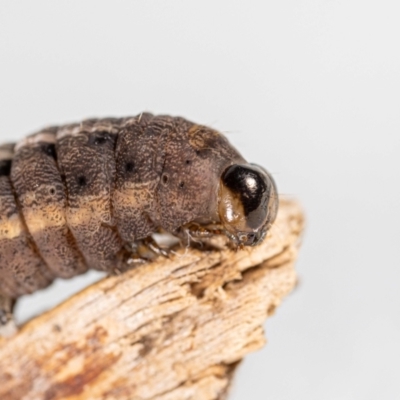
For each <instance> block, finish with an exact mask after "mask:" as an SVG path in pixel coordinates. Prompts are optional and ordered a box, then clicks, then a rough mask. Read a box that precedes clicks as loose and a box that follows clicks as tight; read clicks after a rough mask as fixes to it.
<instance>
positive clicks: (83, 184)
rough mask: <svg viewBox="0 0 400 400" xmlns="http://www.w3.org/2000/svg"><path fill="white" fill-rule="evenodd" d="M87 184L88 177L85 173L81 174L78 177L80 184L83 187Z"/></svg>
mask: <svg viewBox="0 0 400 400" xmlns="http://www.w3.org/2000/svg"><path fill="white" fill-rule="evenodd" d="M86 184H87V182H86V178H85V177H84V176H83V175H81V176H79V177H78V185H79V186H80V187H83V186H86Z"/></svg>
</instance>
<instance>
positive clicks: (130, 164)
mask: <svg viewBox="0 0 400 400" xmlns="http://www.w3.org/2000/svg"><path fill="white" fill-rule="evenodd" d="M134 169H135V164H134V163H133V162H127V163H126V164H125V171H126V172H133V171H134Z"/></svg>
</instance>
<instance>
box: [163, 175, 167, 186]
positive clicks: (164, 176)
mask: <svg viewBox="0 0 400 400" xmlns="http://www.w3.org/2000/svg"><path fill="white" fill-rule="evenodd" d="M167 182H168V175H165V174H164V175H163V177H162V183H163V184H164V185H166V184H167Z"/></svg>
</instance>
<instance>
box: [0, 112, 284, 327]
mask: <svg viewBox="0 0 400 400" xmlns="http://www.w3.org/2000/svg"><path fill="white" fill-rule="evenodd" d="M277 208H278V199H277V193H276V187H275V184H274V181H273V179H272V177H271V175H270V174H269V173H268V172H267V171H265V170H264V169H263V168H261V167H259V166H256V165H253V164H249V163H247V162H246V161H245V159H244V158H243V157H242V156H241V155H240V154H239V152H238V151H237V150H235V149H234V148H233V147H232V146H231V145H230V144H229V142H228V140H227V139H226V138H225V137H224V136H223V135H222V134H220V133H219V132H217V131H215V130H213V129H210V128H207V127H205V126H202V125H197V124H194V123H192V122H189V121H187V120H185V119H183V118H180V117H170V116H153V115H152V114H149V113H143V114H140V115H139V116H137V117H131V118H120V119H116V118H105V119H90V120H85V121H83V122H81V123H77V124H71V125H65V126H60V127H51V128H48V129H43V130H42V131H40V132H37V133H35V134H33V135H30V136H28V137H26V138H25V139H23V140H22V141H20V142H19V143H17V144H15V145H13V144H8V145H3V146H0V324H1V321H3V323H4V321H7V315H9V314H8V312H9V311H10V309H11V306H10V304H11V303H12V302H13V299H16V298H17V297H18V296H21V295H23V294H26V293H31V292H34V291H36V290H38V289H40V288H43V287H45V286H47V285H48V284H49V283H50V282H51V281H52V280H53V279H54V278H56V277H62V278H70V277H72V276H75V275H77V274H81V273H83V272H85V271H86V270H87V269H89V268H94V269H97V270H103V271H111V270H115V269H118V268H119V266H121V263H124V262H126V252H127V245H129V244H132V243H137V242H138V241H139V240H145V239H146V238H149V237H151V235H152V234H153V233H155V232H157V231H159V230H160V229H162V230H163V231H166V232H169V233H171V234H173V235H176V236H178V237H182V236H184V235H185V234H187V235H189V236H200V237H201V236H202V235H207V234H208V235H212V234H215V233H222V234H225V235H227V236H228V237H229V239H230V240H231V241H232V242H233V243H235V244H236V245H238V246H242V245H250V246H251V245H256V244H257V243H259V242H260V241H261V240H262V239H263V238H264V237H265V234H266V232H267V230H268V228H269V227H270V225H271V224H272V223H273V221H274V219H275V217H276V213H277ZM211 226H212V227H213V228H212V229H211V228H208V227H211ZM215 227H217V229H216V228H215ZM121 269H123V268H121ZM10 299H11V300H10ZM1 310H3V311H1Z"/></svg>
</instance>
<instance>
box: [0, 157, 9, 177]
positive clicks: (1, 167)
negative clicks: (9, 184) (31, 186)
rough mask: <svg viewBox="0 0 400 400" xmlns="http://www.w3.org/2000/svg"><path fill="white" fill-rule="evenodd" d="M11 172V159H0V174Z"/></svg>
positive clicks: (5, 174) (4, 174)
mask: <svg viewBox="0 0 400 400" xmlns="http://www.w3.org/2000/svg"><path fill="white" fill-rule="evenodd" d="M10 172H11V160H1V161H0V176H9V175H10Z"/></svg>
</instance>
